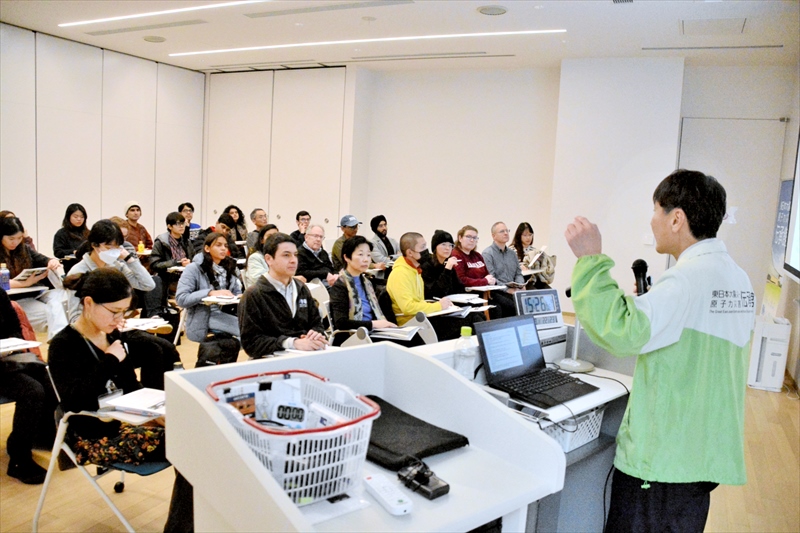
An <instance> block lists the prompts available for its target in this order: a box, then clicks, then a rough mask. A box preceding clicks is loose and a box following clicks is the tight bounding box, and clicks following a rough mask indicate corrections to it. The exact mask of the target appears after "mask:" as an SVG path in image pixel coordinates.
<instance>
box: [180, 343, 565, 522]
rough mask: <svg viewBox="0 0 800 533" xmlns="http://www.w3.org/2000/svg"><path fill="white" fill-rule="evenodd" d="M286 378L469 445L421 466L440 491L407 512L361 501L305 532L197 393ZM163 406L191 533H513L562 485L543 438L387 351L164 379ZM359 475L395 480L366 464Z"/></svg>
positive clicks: (463, 384)
mask: <svg viewBox="0 0 800 533" xmlns="http://www.w3.org/2000/svg"><path fill="white" fill-rule="evenodd" d="M290 369H302V370H309V371H312V372H315V373H317V374H320V375H322V376H325V377H327V378H329V379H330V380H331V381H333V382H338V383H343V384H345V385H348V386H349V387H351V388H352V389H353V390H354V391H356V392H357V393H359V394H364V395H366V394H375V395H378V396H380V397H381V398H383V399H385V400H386V401H388V402H390V403H392V404H394V405H395V406H397V407H399V408H400V409H403V410H404V411H406V412H408V413H410V414H412V415H414V416H417V417H419V418H422V419H423V420H426V421H428V422H430V423H432V424H435V425H438V426H441V427H444V428H446V429H449V430H452V431H456V432H458V433H461V434H463V435H466V436H467V438H468V439H469V446H467V447H465V448H461V449H458V450H453V451H451V452H447V453H444V454H439V455H436V456H433V457H429V458H427V459H425V462H426V463H427V464H428V465H429V466H430V467H431V469H432V470H433V471H434V472H436V474H437V475H438V476H439V477H440V478H442V479H443V480H445V481H447V482H448V483H449V484H450V493H449V494H447V495H445V496H443V497H441V498H438V499H436V500H433V501H429V500H426V499H425V498H423V497H422V496H419V495H417V494H412V493H411V492H410V491H409V494H410V495H411V498H412V500H413V503H414V509H413V511H412V512H411V514H409V515H405V516H392V515H390V514H388V513H387V512H386V511H385V510H384V509H383V507H381V506H380V504H379V503H377V502H376V501H374V500H373V499H372V497H371V496H369V495H368V494H366V492H365V493H364V494H363V498H365V499H367V500H369V501H370V502H371V505H369V506H367V507H366V508H364V509H361V510H358V511H355V512H352V513H349V514H345V515H342V516H339V517H336V518H333V519H330V520H327V521H325V522H321V523H318V524H316V525H312V524H311V522H310V521H309V520H308V519H306V517H305V516H304V515H303V513H302V512H301V511H300V509H299V508H298V507H296V506H295V505H294V504H293V503H292V502H291V501H290V500H289V498H288V497H287V496H286V495H285V493H284V492H283V490H282V489H281V488H280V486H279V485H278V484H277V483H276V482H275V480H274V479H273V478H272V476H271V475H270V474H269V472H268V471H267V470H266V469H265V468H264V467H263V466H262V464H261V463H260V462H259V460H258V459H257V458H256V456H255V455H254V454H253V453H252V452H251V451H250V449H249V448H248V446H247V445H246V444H245V443H244V441H242V440H241V439H240V438H239V436H238V434H237V433H236V431H235V430H234V428H233V427H232V426H230V425H229V424H228V422H227V421H226V420H225V418H224V416H223V415H222V413H221V412H219V411H218V408H217V407H216V405H214V402H213V401H212V400H211V398H209V397H208V395H207V394H206V391H205V388H206V386H207V385H208V384H210V383H213V382H215V381H221V380H225V379H232V378H235V377H238V376H243V375H248V374H257V373H259V372H273V371H278V370H290ZM166 398H167V428H168V430H167V456H168V458H169V460H170V461H171V462H172V463H173V464H174V465H175V468H176V469H178V470H179V471H180V472H181V473H182V474H183V475H184V476H185V477H186V479H188V480H189V482H190V483H192V485H193V486H194V498H195V499H194V509H195V529H196V530H197V531H468V530H470V529H473V528H475V527H478V526H480V525H482V524H485V523H487V522H490V521H492V520H494V519H496V518H498V517H503V531H524V529H525V520H526V513H527V506H528V504H529V503H531V502H534V501H537V500H540V499H542V498H544V497H545V496H547V495H549V494H553V493H556V492H558V491H560V490H561V489H562V487H563V485H564V473H565V468H566V463H565V457H564V453H563V452H562V451H561V448H560V447H559V445H558V444H557V443H556V442H555V441H553V440H552V439H550V438H549V437H547V436H546V435H545V434H544V433H543V432H542V431H541V430H540V429H539V428H538V427H536V426H535V425H533V424H529V423H527V422H525V421H524V420H522V419H521V418H520V417H519V416H517V415H515V414H514V413H512V412H510V411H509V410H508V409H507V408H505V407H504V406H503V405H501V404H500V403H499V402H497V401H496V400H494V399H493V398H492V397H490V396H489V395H488V394H487V393H485V392H484V391H483V390H481V389H480V387H478V386H477V385H474V384H472V383H470V382H468V381H466V380H464V379H463V378H461V377H460V376H459V375H458V374H457V373H456V372H455V371H453V370H452V369H451V368H449V367H446V366H445V365H443V364H442V363H440V362H438V361H435V360H432V359H430V358H429V357H426V356H423V355H417V354H414V353H412V352H411V351H410V350H408V349H405V348H403V347H399V346H396V345H394V344H392V343H376V344H372V345H366V346H358V347H354V348H349V349H343V350H338V351H335V352H329V353H325V352H322V353H310V354H307V355H306V354H303V355H285V356H281V357H275V358H270V359H261V360H257V361H250V362H246V363H236V364H230V365H223V366H220V367H209V368H203V369H197V370H189V371H183V372H170V373H168V374H166ZM368 473H382V474H383V475H385V476H387V477H389V478H390V479H394V478H396V475H395V473H393V472H390V471H388V470H384V469H383V468H381V467H379V466H377V465H375V464H373V463H370V462H369V461H367V462H366V465H365V467H364V474H365V475H366V474H368ZM402 490H406V489H402Z"/></svg>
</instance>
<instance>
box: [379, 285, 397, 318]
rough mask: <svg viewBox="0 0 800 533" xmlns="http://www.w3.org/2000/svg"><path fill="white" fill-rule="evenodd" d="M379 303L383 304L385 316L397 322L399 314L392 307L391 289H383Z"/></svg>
mask: <svg viewBox="0 0 800 533" xmlns="http://www.w3.org/2000/svg"><path fill="white" fill-rule="evenodd" d="M378 305H380V306H381V311H383V316H385V317H386V320H388V321H389V322H394V323H395V324H397V316H396V315H395V314H394V309H392V297H391V296H389V291H383V292H382V293H381V294H380V296H378Z"/></svg>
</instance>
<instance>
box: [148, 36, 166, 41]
mask: <svg viewBox="0 0 800 533" xmlns="http://www.w3.org/2000/svg"><path fill="white" fill-rule="evenodd" d="M144 40H145V41H147V42H148V43H163V42H164V41H166V39H165V38H164V37H161V36H159V35H148V36H147V37H145V38H144Z"/></svg>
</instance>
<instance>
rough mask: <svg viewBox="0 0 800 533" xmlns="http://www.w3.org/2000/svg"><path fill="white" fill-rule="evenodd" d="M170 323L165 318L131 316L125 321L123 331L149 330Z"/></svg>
mask: <svg viewBox="0 0 800 533" xmlns="http://www.w3.org/2000/svg"><path fill="white" fill-rule="evenodd" d="M168 324H169V322H167V321H166V320H164V319H163V318H129V319H127V320H126V321H125V326H124V327H123V328H122V331H131V330H134V329H138V330H141V331H147V330H148V329H155V328H157V327H159V326H164V325H168Z"/></svg>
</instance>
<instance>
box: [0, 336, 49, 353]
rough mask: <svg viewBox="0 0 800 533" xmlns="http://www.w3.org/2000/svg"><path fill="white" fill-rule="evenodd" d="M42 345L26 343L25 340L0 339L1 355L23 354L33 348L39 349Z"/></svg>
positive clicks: (39, 343) (34, 342)
mask: <svg viewBox="0 0 800 533" xmlns="http://www.w3.org/2000/svg"><path fill="white" fill-rule="evenodd" d="M41 345H42V343H41V342H36V341H26V340H25V339H17V338H15V337H9V338H7V339H0V354H2V353H11V352H21V351H24V350H30V349H31V348H38V347H39V346H41Z"/></svg>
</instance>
